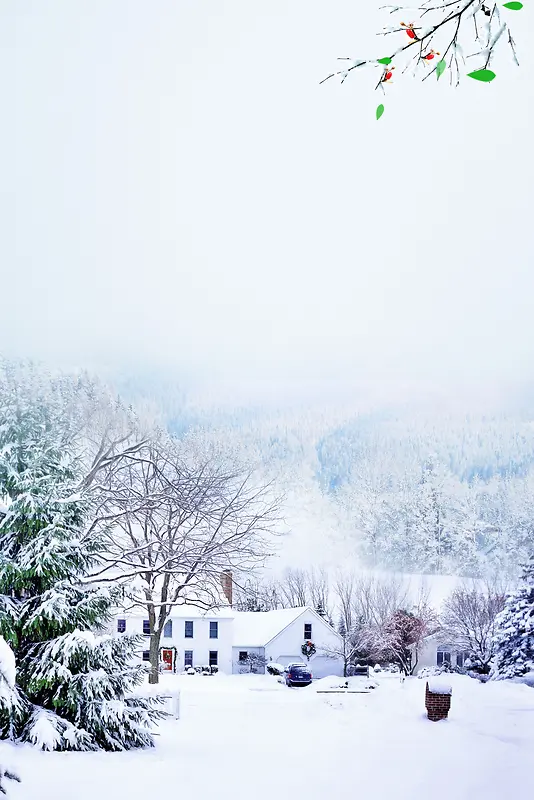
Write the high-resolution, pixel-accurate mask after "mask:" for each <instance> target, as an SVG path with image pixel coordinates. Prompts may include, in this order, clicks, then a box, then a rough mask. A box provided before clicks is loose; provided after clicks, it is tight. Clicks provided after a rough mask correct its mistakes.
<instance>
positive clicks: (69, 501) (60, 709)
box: [0, 384, 165, 750]
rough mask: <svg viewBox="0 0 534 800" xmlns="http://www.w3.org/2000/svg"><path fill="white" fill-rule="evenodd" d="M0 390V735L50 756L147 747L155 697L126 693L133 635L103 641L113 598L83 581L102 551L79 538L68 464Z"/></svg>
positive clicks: (81, 510) (39, 416) (43, 419)
mask: <svg viewBox="0 0 534 800" xmlns="http://www.w3.org/2000/svg"><path fill="white" fill-rule="evenodd" d="M1 388H2V387H1V384H0V408H1V415H0V416H1V419H2V424H1V425H0V497H3V498H5V499H6V500H7V510H6V511H5V513H4V514H3V515H2V518H1V519H0V633H1V634H3V636H4V637H5V638H6V639H7V640H8V641H9V644H10V645H11V648H12V649H13V652H14V655H15V658H16V663H17V673H16V677H15V683H14V685H13V687H12V688H11V689H10V690H9V692H8V693H7V695H6V692H5V691H4V692H3V693H2V699H1V700H0V737H1V738H4V739H12V740H13V739H14V740H18V741H26V742H31V743H33V744H35V745H37V746H38V747H40V748H43V749H49V750H52V749H54V750H97V749H99V748H103V749H106V750H124V749H129V748H133V747H145V746H148V745H152V744H153V739H152V735H151V728H152V726H153V724H154V723H155V722H156V721H157V720H158V719H160V718H162V717H163V716H165V713H164V711H163V710H162V702H161V700H160V699H159V698H157V697H138V696H135V695H134V694H133V690H134V688H135V687H136V686H137V685H138V684H140V683H142V682H143V680H144V676H145V669H144V667H143V666H142V665H141V664H139V663H136V662H135V660H134V657H135V654H136V651H137V650H138V649H140V645H141V641H142V637H136V636H134V637H132V636H127V635H124V636H121V637H120V638H113V637H111V636H107V635H102V633H103V631H104V629H105V628H106V626H107V624H108V623H109V620H110V609H111V607H112V603H113V596H112V594H111V593H110V591H109V590H108V589H103V588H95V587H94V586H93V587H89V586H87V585H84V583H83V579H84V578H85V576H86V575H87V574H88V573H89V572H90V570H91V569H92V568H93V567H94V566H95V565H96V564H98V560H99V554H100V552H101V547H102V545H101V541H100V540H99V539H98V538H97V537H95V536H91V537H88V536H85V535H84V531H85V526H86V519H87V517H88V513H89V508H90V505H89V502H88V498H87V497H85V496H84V495H83V494H81V493H80V492H79V491H78V486H79V475H78V474H77V461H76V459H75V458H74V456H73V455H72V454H71V452H70V449H69V447H68V444H67V443H66V442H65V441H63V439H62V434H61V431H59V430H58V429H57V426H56V422H55V419H54V418H52V416H51V414H50V413H49V411H48V410H47V408H46V407H45V406H44V405H42V404H40V403H39V402H37V401H36V400H35V399H34V398H32V399H31V400H30V401H28V399H27V398H26V397H24V396H22V395H20V396H19V394H18V392H17V387H16V386H14V387H13V386H12V387H11V390H10V391H9V392H7V393H6V392H4V393H2V391H1ZM5 655H6V651H5V648H4V656H5ZM3 663H4V665H5V663H6V659H5V658H4V660H3ZM12 679H13V675H12V674H11V675H10V676H6V680H7V684H9V680H11V681H12ZM4 683H5V682H4Z"/></svg>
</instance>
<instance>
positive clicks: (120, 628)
mask: <svg viewBox="0 0 534 800" xmlns="http://www.w3.org/2000/svg"><path fill="white" fill-rule="evenodd" d="M125 630H126V620H125V619H118V620H117V633H124V632H125Z"/></svg>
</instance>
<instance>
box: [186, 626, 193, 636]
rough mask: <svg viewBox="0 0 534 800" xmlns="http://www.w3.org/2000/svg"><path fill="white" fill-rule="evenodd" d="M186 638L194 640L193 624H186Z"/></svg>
mask: <svg viewBox="0 0 534 800" xmlns="http://www.w3.org/2000/svg"><path fill="white" fill-rule="evenodd" d="M185 638H186V639H192V638H193V623H192V622H186V623H185Z"/></svg>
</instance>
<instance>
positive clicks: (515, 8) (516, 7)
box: [504, 2, 523, 11]
mask: <svg viewBox="0 0 534 800" xmlns="http://www.w3.org/2000/svg"><path fill="white" fill-rule="evenodd" d="M504 8H508V9H509V10H510V11H521V9H522V8H523V3H515V2H514V3H505V4H504Z"/></svg>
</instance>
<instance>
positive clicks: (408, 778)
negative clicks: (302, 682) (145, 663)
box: [0, 675, 534, 800]
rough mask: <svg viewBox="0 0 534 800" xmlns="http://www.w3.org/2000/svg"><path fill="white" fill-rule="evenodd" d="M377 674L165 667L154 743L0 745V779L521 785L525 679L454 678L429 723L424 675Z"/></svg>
mask: <svg viewBox="0 0 534 800" xmlns="http://www.w3.org/2000/svg"><path fill="white" fill-rule="evenodd" d="M377 679H378V681H379V685H378V687H377V688H376V689H374V690H373V691H371V692H370V693H369V694H331V695H329V694H317V692H316V689H317V688H318V687H317V685H313V686H310V687H307V688H303V689H287V688H286V687H285V686H283V685H281V684H279V683H278V682H277V680H276V678H272V677H270V676H256V675H234V676H222V675H217V676H213V677H203V676H198V675H196V676H179V677H178V676H177V677H175V676H165V677H164V678H163V681H162V682H163V688H166V687H172V688H176V689H177V688H179V689H180V690H181V718H180V720H178V721H176V720H172V721H170V720H169V721H166V722H165V723H163V724H162V726H161V729H160V735H159V736H158V742H157V747H156V748H155V749H153V750H148V751H136V752H130V753H119V754H108V753H41V752H37V751H36V750H34V749H32V748H29V747H12V746H11V745H8V744H5V743H3V744H2V745H1V747H0V763H2V764H5V765H9V766H11V767H14V768H15V769H16V770H17V771H18V772H19V774H20V776H21V777H22V780H23V783H22V784H21V785H20V786H19V785H13V786H12V787H10V789H9V795H10V797H11V798H12V799H13V800H72V798H76V800H117V798H124V800H147V798H161V797H163V798H167V797H169V798H174V797H189V798H197V800H203V798H218V800H245V798H246V799H247V800H250V798H251V797H253V798H254V800H286V798H287V799H288V800H290V799H291V798H306V800H324V798H325V797H332V798H336V800H343V799H344V798H347V800H348V799H349V798H350V800H353V799H354V797H356V796H366V797H372V799H373V800H391V798H392V797H394V798H395V800H419V798H421V799H423V798H432V800H450V799H451V797H454V798H455V800H497V799H498V798H499V800H500V799H501V798H502V797H504V796H506V797H526V796H527V795H528V789H527V787H528V786H531V783H532V758H533V753H534V690H533V689H532V688H529V687H527V686H524V685H518V684H513V683H508V682H501V683H490V684H486V685H482V684H480V683H478V682H476V681H474V680H471V679H469V678H464V677H460V676H456V675H453V676H451V683H452V685H453V696H452V706H451V712H450V715H449V719H448V720H447V721H444V722H438V723H432V722H429V721H428V720H427V719H426V717H425V708H424V694H425V681H424V680H418V679H417V678H413V679H409V680H407V681H406V682H405V683H404V684H401V683H400V681H399V679H398V678H397V677H392V676H382V675H380V676H377ZM355 681H356V683H357V682H358V679H355ZM320 683H321V688H324V687H325V686H328V685H329V684H333V685H339V683H340V679H339V678H337V679H332V680H328V679H323V681H321V682H320ZM525 792H527V794H525Z"/></svg>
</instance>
